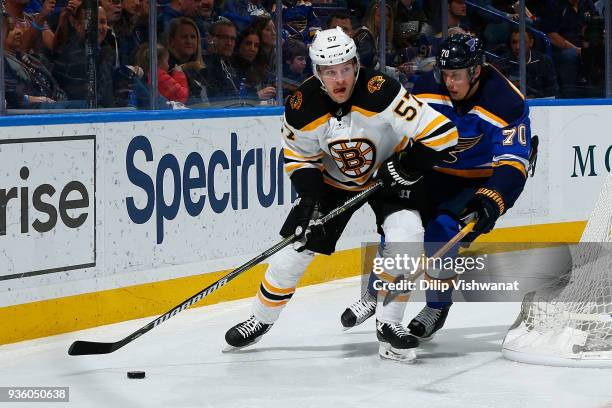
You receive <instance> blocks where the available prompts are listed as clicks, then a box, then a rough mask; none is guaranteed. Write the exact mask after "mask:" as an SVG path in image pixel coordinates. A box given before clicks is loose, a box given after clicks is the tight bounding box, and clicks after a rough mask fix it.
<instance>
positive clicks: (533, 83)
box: [498, 29, 559, 98]
mask: <svg viewBox="0 0 612 408" xmlns="http://www.w3.org/2000/svg"><path fill="white" fill-rule="evenodd" d="M519 38H520V34H519V31H518V29H515V30H514V31H513V32H512V34H511V36H510V52H508V53H507V54H505V55H504V56H503V57H504V58H505V61H506V62H505V63H500V64H498V65H499V68H500V70H501V71H502V72H503V73H504V75H506V76H507V77H508V79H509V80H510V81H512V82H513V83H514V84H515V85H516V86H517V87H519V86H520V76H519V64H518V59H519V44H520V41H519ZM525 45H526V47H527V50H526V51H527V54H526V55H525V61H526V63H527V78H526V81H527V97H528V98H549V97H558V96H559V85H558V84H557V75H556V73H555V67H554V64H553V61H552V59H551V58H550V57H549V56H548V55H546V54H543V53H541V52H539V51H537V50H535V49H534V48H533V45H534V38H533V34H532V33H531V32H530V31H526V32H525Z"/></svg>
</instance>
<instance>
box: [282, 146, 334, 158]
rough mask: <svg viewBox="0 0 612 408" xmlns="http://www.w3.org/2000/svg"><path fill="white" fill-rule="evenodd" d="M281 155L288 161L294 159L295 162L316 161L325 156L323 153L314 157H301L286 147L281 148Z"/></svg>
mask: <svg viewBox="0 0 612 408" xmlns="http://www.w3.org/2000/svg"><path fill="white" fill-rule="evenodd" d="M283 154H284V155H285V157H288V158H290V159H296V160H316V159H320V158H321V157H323V156H325V153H324V152H321V153H319V154H315V155H314V156H302V155H300V154H298V153H296V152H294V151H293V150H291V149H289V148H287V147H285V148H283Z"/></svg>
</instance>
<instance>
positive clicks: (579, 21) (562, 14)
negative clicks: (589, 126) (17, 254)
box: [542, 0, 597, 98]
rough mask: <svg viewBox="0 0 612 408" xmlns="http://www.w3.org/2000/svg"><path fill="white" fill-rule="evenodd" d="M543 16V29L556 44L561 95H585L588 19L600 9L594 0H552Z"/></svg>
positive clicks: (554, 48)
mask: <svg viewBox="0 0 612 408" xmlns="http://www.w3.org/2000/svg"><path fill="white" fill-rule="evenodd" d="M551 1H552V3H551V5H550V7H549V8H548V11H547V13H546V14H545V15H544V16H543V17H542V30H543V31H544V32H545V33H546V34H548V38H549V39H550V42H551V43H552V44H553V46H554V47H553V58H554V61H555V66H556V68H557V73H558V75H559V81H560V85H561V96H562V97H564V98H575V97H580V96H581V95H583V90H582V89H581V87H583V86H584V85H585V84H586V83H585V82H586V81H585V80H584V77H583V75H582V73H581V62H582V61H581V55H582V51H583V48H584V47H585V46H588V44H585V43H583V40H584V38H583V34H584V30H585V28H586V25H587V20H588V19H589V18H590V17H591V16H592V15H596V14H597V12H596V10H595V7H594V6H593V3H592V1H591V0H551Z"/></svg>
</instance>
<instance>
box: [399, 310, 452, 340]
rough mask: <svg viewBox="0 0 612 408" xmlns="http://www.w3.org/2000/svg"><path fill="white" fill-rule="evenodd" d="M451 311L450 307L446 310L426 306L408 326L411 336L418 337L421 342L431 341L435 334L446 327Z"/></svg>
mask: <svg viewBox="0 0 612 408" xmlns="http://www.w3.org/2000/svg"><path fill="white" fill-rule="evenodd" d="M449 310H450V306H448V307H446V308H444V309H434V308H431V307H429V306H425V307H424V308H423V309H422V310H421V311H420V312H419V314H418V315H416V317H415V318H414V319H412V320H411V321H410V324H408V330H410V334H412V335H413V336H416V337H418V338H419V340H420V341H429V340H431V339H432V338H433V336H434V334H435V333H436V332H437V331H438V330H440V329H441V328H442V326H444V322H445V321H446V316H448V311H449Z"/></svg>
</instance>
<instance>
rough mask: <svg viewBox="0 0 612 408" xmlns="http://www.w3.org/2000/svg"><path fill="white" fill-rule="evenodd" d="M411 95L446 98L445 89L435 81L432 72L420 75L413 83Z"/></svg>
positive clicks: (446, 92)
mask: <svg viewBox="0 0 612 408" xmlns="http://www.w3.org/2000/svg"><path fill="white" fill-rule="evenodd" d="M411 93H412V94H413V95H420V94H433V95H443V96H448V91H447V90H446V87H445V86H444V85H443V84H441V83H440V82H438V81H437V80H436V77H435V76H434V72H433V71H430V72H427V73H425V74H423V75H421V76H420V77H419V79H417V80H416V82H415V83H414V87H413V88H412V91H411Z"/></svg>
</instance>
